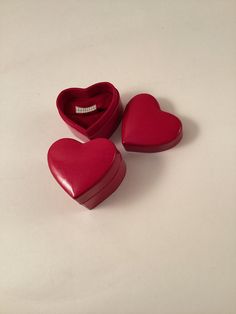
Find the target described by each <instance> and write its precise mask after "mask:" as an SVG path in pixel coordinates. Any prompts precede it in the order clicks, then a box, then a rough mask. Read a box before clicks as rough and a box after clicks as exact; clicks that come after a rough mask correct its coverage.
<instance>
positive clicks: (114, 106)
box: [56, 82, 122, 141]
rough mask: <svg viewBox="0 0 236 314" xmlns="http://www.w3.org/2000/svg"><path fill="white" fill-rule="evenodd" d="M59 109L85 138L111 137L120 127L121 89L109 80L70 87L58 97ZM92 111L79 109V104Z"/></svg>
mask: <svg viewBox="0 0 236 314" xmlns="http://www.w3.org/2000/svg"><path fill="white" fill-rule="evenodd" d="M56 104H57V109H58V112H59V114H60V116H61V117H62V119H63V120H64V121H65V123H66V124H67V125H68V126H69V127H70V129H71V130H72V131H73V133H74V134H75V135H76V136H77V137H78V138H79V139H80V140H81V141H84V140H86V139H87V140H88V139H93V138H98V137H106V138H108V137H110V136H111V134H112V133H113V132H114V131H115V129H116V128H117V126H118V124H119V122H120V120H121V116H122V106H121V103H120V96H119V92H118V90H117V89H116V88H115V87H114V86H113V85H112V84H111V83H108V82H101V83H96V84H94V85H91V86H89V87H87V88H68V89H65V90H63V91H62V92H61V93H60V94H59V96H58V97H57V102H56ZM94 105H96V109H95V110H94V111H91V112H87V113H81V112H79V113H78V112H77V108H85V109H86V108H90V107H91V106H94Z"/></svg>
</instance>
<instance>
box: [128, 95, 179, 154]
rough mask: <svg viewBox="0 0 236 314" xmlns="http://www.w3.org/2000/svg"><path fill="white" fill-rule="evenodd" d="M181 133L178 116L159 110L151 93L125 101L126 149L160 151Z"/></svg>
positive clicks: (176, 141) (174, 141) (177, 139)
mask: <svg viewBox="0 0 236 314" xmlns="http://www.w3.org/2000/svg"><path fill="white" fill-rule="evenodd" d="M182 135H183V130H182V123H181V121H180V119H179V118H177V117H176V116H175V115H173V114H171V113H169V112H166V111H163V110H161V107H160V104H159V103H158V101H157V100H156V98H154V97H153V96H152V95H150V94H145V93H143V94H139V95H136V96H134V97H133V98H132V99H131V100H130V101H129V103H128V104H127V106H126V108H125V111H124V114H123V119H122V143H123V145H124V147H125V149H126V150H128V151H135V152H149V153H151V152H160V151H163V150H166V149H169V148H171V147H173V146H175V145H177V144H178V143H179V141H180V140H181V138H182Z"/></svg>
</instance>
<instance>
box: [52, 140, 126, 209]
mask: <svg viewBox="0 0 236 314" xmlns="http://www.w3.org/2000/svg"><path fill="white" fill-rule="evenodd" d="M48 165H49V168H50V170H51V173H52V174H53V176H54V178H55V179H56V180H57V182H58V183H59V184H60V185H61V187H62V188H63V189H64V190H65V191H66V192H67V193H68V194H69V195H70V196H71V197H72V198H74V199H75V200H77V201H78V202H79V203H80V204H82V205H84V206H86V207H87V208H90V209H91V208H93V207H95V206H97V205H98V204H99V203H100V202H102V201H103V200H104V199H105V198H107V197H108V196H109V195H110V194H111V193H113V192H114V191H115V190H116V188H117V187H118V186H119V185H120V183H121V181H122V180H123V178H124V176H125V171H126V168H125V163H124V161H123V159H122V156H121V154H120V152H119V151H118V150H117V149H116V147H115V145H114V144H113V143H112V142H111V141H109V140H108V139H102V138H99V139H94V140H91V141H89V142H87V143H85V144H81V143H79V142H78V141H76V140H74V139H68V138H65V139H60V140H58V141H56V142H55V143H54V144H52V146H51V147H50V149H49V151H48Z"/></svg>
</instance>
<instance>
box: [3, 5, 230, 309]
mask: <svg viewBox="0 0 236 314" xmlns="http://www.w3.org/2000/svg"><path fill="white" fill-rule="evenodd" d="M0 20H1V39H0V44H1V48H0V55H1V56H0V62H1V83H0V86H1V92H0V119H1V121H0V136H1V146H0V150H1V155H0V156H1V169H0V180H1V194H0V199H1V203H0V313H1V314H39V313H40V314H41V313H42V314H87V313H91V314H129V313H133V314H146V313H147V314H156V313H158V314H235V313H236V298H235V295H236V226H235V225H236V197H235V194H236V163H235V160H236V141H235V135H236V104H235V99H236V88H235V85H236V84H235V83H236V58H235V56H236V39H235V31H236V1H233V0H232V1H231V0H207V1H203V0H198V1H197V0H177V1H175V0H173V1H170V0H166V1H164V0H163V1H130V0H126V1H109V0H107V1H95V0H94V1H89V0H87V1H73V0H67V1H59V0H58V1H56V0H54V1H52V0H48V1H46V0H42V1H34V0H33V1H27V0H23V1H20V0H19V1H17V0H15V1H12V0H1V1H0ZM99 81H110V82H112V83H113V84H114V85H115V86H116V87H117V88H118V90H119V91H120V94H121V98H122V101H123V103H124V105H125V104H127V101H128V100H129V99H130V98H131V97H132V96H133V95H135V94H137V93H140V92H148V93H151V94H153V95H154V96H155V97H157V98H158V99H159V101H160V103H161V106H162V108H163V109H165V110H169V111H171V112H173V113H175V114H177V115H178V116H179V117H180V118H182V121H183V124H184V139H183V140H182V142H181V143H180V144H179V145H178V146H177V147H176V148H174V149H171V150H169V151H166V152H162V153H156V154H142V153H126V152H125V151H124V149H123V148H122V146H121V144H120V130H119V129H118V130H117V132H116V133H115V134H114V136H113V137H112V139H113V141H114V142H115V143H116V144H117V146H118V148H119V149H120V150H121V152H122V153H123V156H124V159H125V161H126V163H127V175H126V178H125V180H124V181H123V183H122V185H121V186H120V188H119V189H118V190H117V191H116V192H115V193H114V194H113V195H112V196H111V197H109V199H107V200H106V201H104V202H103V203H102V204H101V205H100V206H99V207H98V208H97V209H95V210H93V211H89V210H86V209H85V208H84V207H81V206H80V205H78V204H77V203H76V202H75V201H73V200H72V199H71V198H70V197H69V196H68V195H66V194H65V193H64V191H63V190H62V189H61V188H60V187H59V186H58V184H57V183H56V182H55V180H54V179H53V178H52V176H51V174H50V172H49V170H48V168H47V162H46V154H47V150H48V148H49V146H50V145H51V144H52V143H53V142H54V141H55V140H57V139H59V138H61V137H73V135H72V133H71V132H70V131H69V129H67V127H66V126H65V124H64V123H63V121H62V120H61V119H60V118H59V115H58V113H57V110H56V107H55V99H56V97H57V94H58V93H59V92H60V91H61V90H62V89H64V88H67V87H72V86H74V87H75V86H78V87H86V86H88V85H90V84H93V83H95V82H99Z"/></svg>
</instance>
